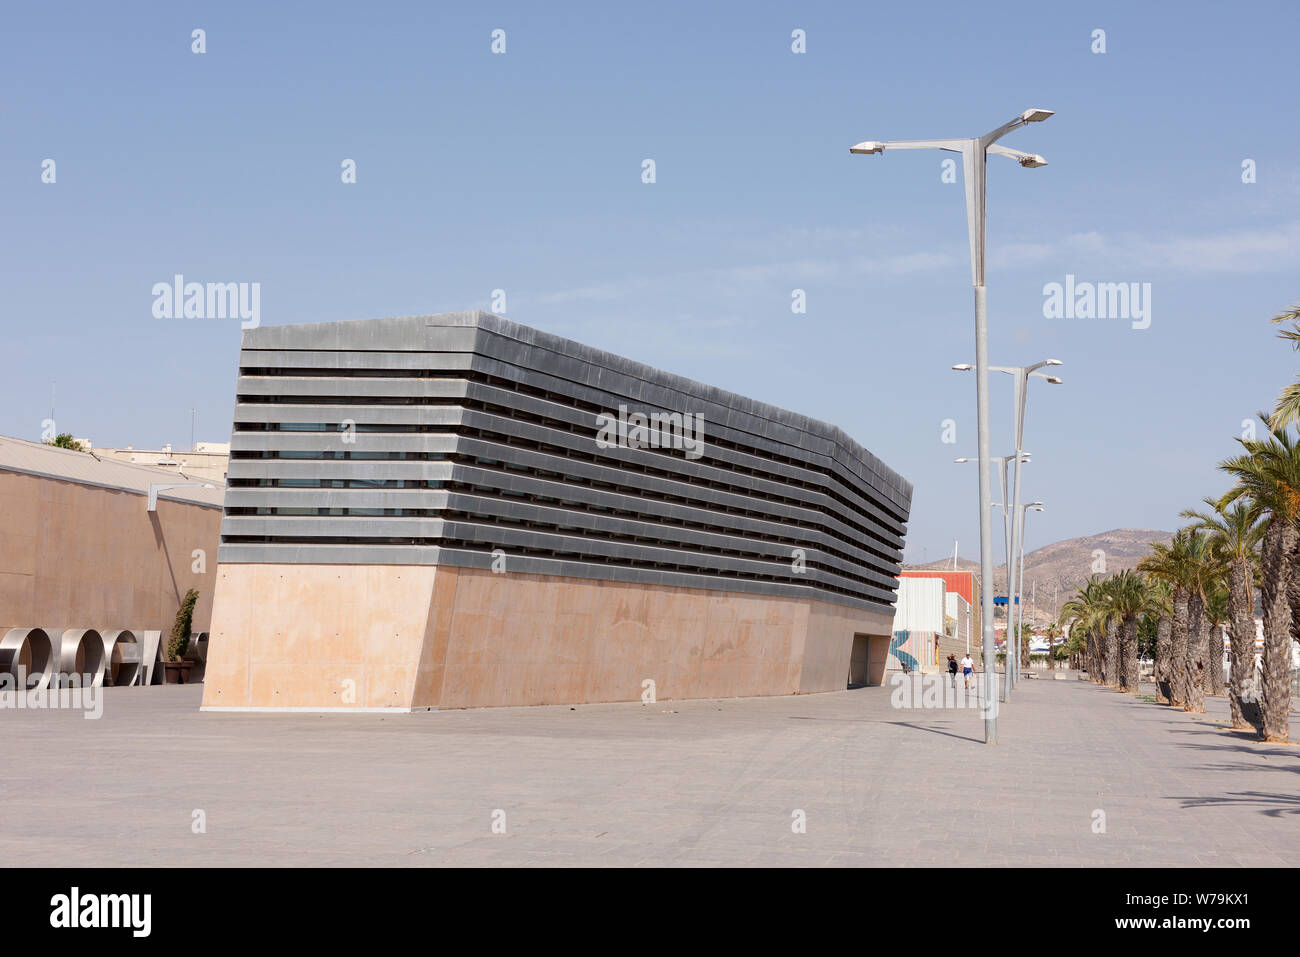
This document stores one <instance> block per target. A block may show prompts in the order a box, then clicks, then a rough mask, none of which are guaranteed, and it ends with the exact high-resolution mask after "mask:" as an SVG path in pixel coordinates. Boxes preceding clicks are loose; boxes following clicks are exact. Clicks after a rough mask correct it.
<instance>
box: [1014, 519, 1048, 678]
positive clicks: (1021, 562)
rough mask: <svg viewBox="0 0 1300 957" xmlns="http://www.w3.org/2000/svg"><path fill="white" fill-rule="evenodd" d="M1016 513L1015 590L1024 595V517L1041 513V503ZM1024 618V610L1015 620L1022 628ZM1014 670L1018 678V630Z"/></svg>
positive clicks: (1018, 632) (1017, 631) (1018, 633)
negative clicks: (1016, 570)
mask: <svg viewBox="0 0 1300 957" xmlns="http://www.w3.org/2000/svg"><path fill="white" fill-rule="evenodd" d="M1016 511H1017V514H1018V516H1019V520H1020V532H1019V534H1018V535H1017V538H1018V539H1019V542H1020V557H1019V559H1018V560H1017V563H1016V567H1017V568H1018V569H1019V573H1020V575H1019V584H1018V585H1017V588H1016V593H1017V594H1023V593H1024V590H1025V515H1027V514H1028V513H1029V512H1041V511H1043V503H1042V502H1029V503H1028V504H1026V505H1021V506H1020V507H1019V508H1018V509H1017V510H1016ZM1024 618H1025V615H1024V610H1023V609H1021V612H1020V614H1019V615H1018V616H1017V620H1018V621H1019V622H1020V625H1021V627H1024ZM1016 669H1017V677H1019V674H1018V673H1019V669H1020V630H1019V628H1017V629H1016Z"/></svg>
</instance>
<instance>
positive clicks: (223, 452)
mask: <svg viewBox="0 0 1300 957" xmlns="http://www.w3.org/2000/svg"><path fill="white" fill-rule="evenodd" d="M76 441H78V442H80V443H81V445H82V448H84V449H88V450H90V451H91V452H94V453H95V455H97V456H98V457H99V458H101V459H108V460H111V461H114V462H130V463H131V464H132V465H143V466H147V467H148V468H154V469H161V470H163V471H165V472H171V473H172V474H173V475H179V476H181V477H182V480H187V479H203V480H204V481H212V482H222V483H224V482H225V481H226V469H227V466H228V464H229V462H230V443H229V442H198V443H196V444H195V446H194V448H193V449H191V450H189V451H188V452H178V451H175V450H173V449H172V447H171V446H170V445H164V446H163V447H162V448H161V449H137V448H134V447H133V446H130V445H128V446H127V447H126V448H124V449H108V448H100V447H98V446H96V445H95V444H94V443H93V442H91V440H90V439H77V440H76Z"/></svg>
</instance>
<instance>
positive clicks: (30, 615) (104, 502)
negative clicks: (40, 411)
mask: <svg viewBox="0 0 1300 957" xmlns="http://www.w3.org/2000/svg"><path fill="white" fill-rule="evenodd" d="M96 454H97V453H96ZM178 481H182V482H183V481H186V479H183V478H181V477H179V476H178V475H177V474H176V473H175V471H174V470H171V471H164V470H161V469H157V468H146V467H144V466H142V465H133V464H129V463H126V462H120V461H114V460H112V459H109V458H104V457H102V456H100V457H99V458H96V456H95V455H91V454H88V453H86V452H77V451H73V450H70V449H62V448H56V447H54V446H51V445H44V444H41V443H39V442H26V441H24V440H22V439H15V438H9V437H8V436H0V515H3V516H4V520H3V524H0V636H3V635H4V634H5V633H6V632H7V631H8V630H9V629H10V628H40V629H43V630H45V631H50V630H54V631H60V630H63V629H70V628H93V629H95V630H96V631H100V632H103V631H105V630H113V629H128V630H131V631H135V632H139V631H144V630H149V629H153V630H160V631H162V633H163V635H164V636H165V635H166V634H167V633H168V632H169V631H170V629H171V625H172V620H173V618H174V617H175V615H176V610H177V608H178V607H179V606H180V603H181V599H182V598H183V597H184V595H185V592H186V591H187V590H188V589H190V588H196V589H198V592H199V602H198V605H197V607H196V608H195V611H194V622H193V629H194V631H195V632H202V631H207V630H208V619H209V614H210V609H211V607H212V591H213V584H214V582H215V579H216V571H217V547H218V539H219V536H220V523H221V504H222V499H223V496H224V494H225V488H224V486H222V484H221V483H220V482H208V483H207V484H210V485H212V486H213V487H212V488H202V487H186V488H170V489H164V490H159V491H157V508H156V510H155V511H152V512H150V511H148V509H147V503H148V497H149V486H150V485H157V484H166V485H169V484H172V483H175V482H178ZM195 481H204V480H202V479H196V480H195Z"/></svg>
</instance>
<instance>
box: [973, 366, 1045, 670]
mask: <svg viewBox="0 0 1300 957" xmlns="http://www.w3.org/2000/svg"><path fill="white" fill-rule="evenodd" d="M1059 365H1063V363H1062V362H1061V360H1060V359H1044V360H1043V361H1041V362H1035V363H1034V364H1033V365H1028V366H989V371H990V372H1003V373H1006V374H1007V375H1009V376H1011V377H1012V382H1013V385H1014V388H1013V389H1012V391H1011V428H1012V434H1013V435H1014V436H1015V445H1016V451H1017V452H1019V451H1020V450H1021V449H1022V448H1023V446H1024V440H1025V405H1026V403H1027V401H1028V399H1029V380H1030V378H1039V379H1045V380H1047V381H1048V382H1049V383H1051V384H1052V385H1060V384H1061V381H1062V380H1061V379H1060V377H1059V376H1054V375H1048V374H1047V373H1046V372H1039V371H1038V370H1039V369H1041V368H1043V367H1044V366H1059ZM953 368H954V369H956V370H957V371H959V372H965V371H968V370H970V369H971V368H973V367H972V366H971V365H970V364H969V363H963V364H961V365H955V366H953ZM1014 485H1015V490H1014V492H1013V493H1012V499H1011V507H1012V509H1013V514H1017V515H1018V514H1019V512H1020V465H1019V463H1017V465H1016V473H1015V480H1014ZM1002 496H1003V501H1004V502H1005V501H1006V500H1007V499H1006V491H1005V490H1004V491H1003V493H1002ZM1017 545H1019V546H1020V547H1017ZM1023 553H1024V547H1023V543H1021V541H1020V531H1019V530H1018V529H1017V527H1016V523H1014V522H1013V523H1012V529H1011V550H1010V552H1008V559H1007V595H1008V600H1009V601H1010V604H1008V606H1007V632H1008V634H1010V633H1011V629H1012V627H1013V625H1012V622H1013V621H1015V622H1017V623H1018V622H1019V621H1021V620H1022V619H1023V618H1024V609H1023V607H1021V606H1018V605H1016V604H1015V602H1014V600H1012V599H1011V596H1013V595H1015V594H1018V592H1017V591H1015V589H1016V588H1017V583H1018V582H1019V578H1017V576H1016V569H1017V568H1018V567H1019V561H1020V555H1022V554H1023ZM1017 634H1019V632H1017ZM1019 681H1020V649H1019V648H1017V649H1016V652H1015V654H1014V655H1012V654H1011V653H1010V652H1008V654H1007V685H1008V686H1009V687H1012V688H1014V687H1015V686H1016V684H1017V683H1018V682H1019Z"/></svg>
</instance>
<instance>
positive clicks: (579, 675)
mask: <svg viewBox="0 0 1300 957" xmlns="http://www.w3.org/2000/svg"><path fill="white" fill-rule="evenodd" d="M890 626H891V616H890V615H888V614H886V613H873V612H867V611H859V610H857V609H854V608H850V607H846V606H841V605H838V604H832V603H830V602H824V601H814V600H808V599H798V598H786V597H773V596H764V595H751V594H745V593H739V592H729V591H721V590H714V589H697V588H682V587H670V586H662V585H642V584H627V583H622V582H610V581H597V580H589V579H583V578H569V577H558V576H550V575H530V574H520V573H511V574H509V575H495V574H493V573H492V572H490V571H486V570H480V569H466V568H456V567H451V566H445V565H443V566H434V565H272V564H234V563H231V564H223V565H222V566H221V567H220V568H219V569H218V573H217V584H216V593H215V595H214V598H213V613H212V627H211V638H210V643H209V649H208V668H207V675H206V679H205V687H204V694H203V707H204V708H205V709H210V710H215V709H222V710H224V709H249V708H252V709H266V708H290V709H293V708H296V709H305V710H335V709H339V710H361V709H398V710H411V709H424V708H444V709H445V708H475V707H489V706H510V705H534V704H574V703H583V702H597V701H635V700H642V698H643V695H645V694H647V692H648V691H649V689H650V688H651V687H653V690H654V695H655V698H656V699H660V700H661V699H673V698H676V699H682V698H714V697H718V698H722V697H743V696H754V695H782V694H796V693H805V694H806V693H811V692H818V691H837V690H842V689H843V688H844V687H845V685H846V681H847V678H848V675H849V666H850V658H851V655H852V651H853V646H854V640H853V639H854V636H855V635H859V636H861V635H870V636H873V637H880V636H888V634H889V630H890ZM877 644H878V643H877ZM648 682H653V686H651V685H650V684H648Z"/></svg>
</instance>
